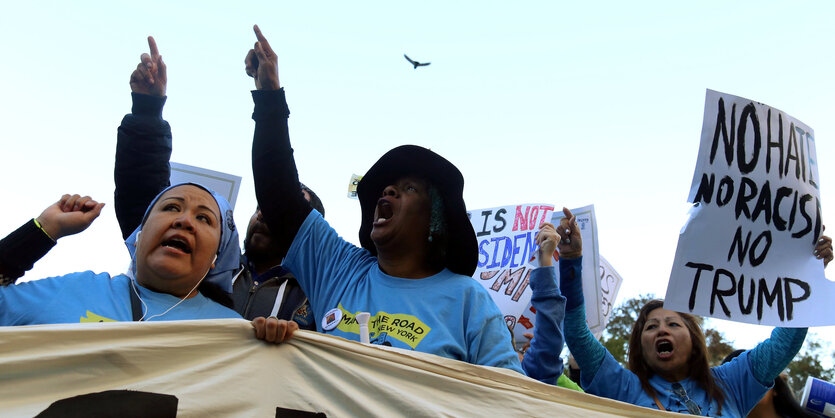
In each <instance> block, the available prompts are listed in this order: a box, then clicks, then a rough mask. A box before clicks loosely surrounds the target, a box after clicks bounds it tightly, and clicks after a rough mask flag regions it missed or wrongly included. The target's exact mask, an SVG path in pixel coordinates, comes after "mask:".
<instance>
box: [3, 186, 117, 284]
mask: <svg viewBox="0 0 835 418" xmlns="http://www.w3.org/2000/svg"><path fill="white" fill-rule="evenodd" d="M103 207H104V203H98V202H96V201H95V200H93V199H91V198H90V196H84V197H81V196H79V195H68V194H65V195H64V196H62V197H61V199H60V200H58V201H57V202H55V203H53V204H52V205H50V206H49V207H47V208H46V209H44V211H43V212H42V213H41V214H40V216H38V217H37V218H35V219H32V220H31V221H29V222H27V223H25V224H23V226H21V227H20V228H18V229H17V230H16V231H14V232H12V233H11V234H9V235H8V236H6V238H3V239H2V240H0V285H2V286H5V285H9V284H12V283H14V282H15V281H16V280H17V279H19V278H20V277H22V276H23V275H24V274H25V273H26V271H28V270H30V269H31V268H32V266H33V265H34V264H35V262H36V261H38V260H40V259H41V257H43V256H44V255H46V253H47V252H49V250H50V249H52V247H54V246H55V242H56V241H57V240H58V239H60V238H62V237H65V236H68V235H73V234H77V233H79V232H81V231H83V230H85V229H87V227H89V226H90V224H92V223H93V221H94V220H95V219H96V218H97V217H98V216H99V215H100V214H101V210H102V208H103Z"/></svg>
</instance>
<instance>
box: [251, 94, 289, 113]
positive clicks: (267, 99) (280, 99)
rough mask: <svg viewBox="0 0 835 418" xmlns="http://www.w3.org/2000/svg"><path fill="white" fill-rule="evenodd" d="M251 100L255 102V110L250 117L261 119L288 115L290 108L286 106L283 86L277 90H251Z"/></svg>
mask: <svg viewBox="0 0 835 418" xmlns="http://www.w3.org/2000/svg"><path fill="white" fill-rule="evenodd" d="M252 101H253V102H255V111H254V112H253V113H252V119H254V120H256V121H257V120H261V119H265V118H271V117H275V116H276V115H280V116H282V117H285V118H286V117H288V116H290V108H289V107H287V99H286V97H285V96H284V88H280V89H278V90H252Z"/></svg>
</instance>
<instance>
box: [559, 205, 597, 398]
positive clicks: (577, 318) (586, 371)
mask: <svg viewBox="0 0 835 418" xmlns="http://www.w3.org/2000/svg"><path fill="white" fill-rule="evenodd" d="M563 213H564V214H565V217H564V218H562V219H561V220H560V226H559V227H557V233H558V234H559V235H560V243H559V246H558V248H559V252H560V291H561V292H562V294H563V296H565V299H566V302H565V326H564V332H565V342H566V344H567V345H568V349H569V350H570V351H571V354H572V355H573V356H574V359H575V360H576V361H577V364H578V365H579V366H580V375H581V377H582V378H581V380H582V382H583V383H584V385H583V387H584V388H585V387H586V384H588V383H590V382H591V381H592V379H593V378H594V376H595V375H596V374H597V370H598V369H599V368H600V364H601V363H602V362H603V357H604V356H605V355H606V348H605V347H603V345H602V344H600V342H599V341H597V339H596V338H594V335H592V333H591V331H590V330H589V327H588V325H587V324H586V308H585V300H584V299H583V277H582V265H583V257H582V256H583V244H582V238H581V236H580V228H579V227H578V226H577V219H576V218H575V217H574V215H572V214H571V211H569V210H568V209H566V208H563Z"/></svg>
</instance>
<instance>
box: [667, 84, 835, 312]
mask: <svg viewBox="0 0 835 418" xmlns="http://www.w3.org/2000/svg"><path fill="white" fill-rule="evenodd" d="M689 201H690V202H691V203H693V207H692V209H691V212H690V216H689V219H688V221H687V223H686V224H685V225H684V228H682V230H681V234H680V236H679V241H678V247H677V249H676V256H675V261H674V263H673V268H672V272H671V274H670V282H669V285H668V287H667V295H666V302H665V307H666V308H667V309H671V310H676V311H680V312H690V313H694V314H697V315H703V316H709V317H714V318H721V319H727V320H731V321H738V322H747V323H753V324H766V325H775V326H787V327H805V326H820V325H832V324H835V315H833V313H835V304H833V303H832V301H833V300H835V283H833V282H831V281H829V280H827V279H826V278H825V277H824V270H823V267H824V266H823V263H822V261H821V260H818V259H816V258H815V257H814V256H813V255H812V251H813V250H814V248H815V243H816V241H817V240H818V238H819V237H820V235H821V232H822V228H823V221H822V220H821V204H820V196H819V184H818V160H817V155H816V152H815V134H814V131H813V130H812V129H811V128H810V127H808V126H807V125H805V124H804V123H803V122H800V121H799V120H797V119H795V118H793V117H791V116H789V115H788V114H786V113H784V112H782V111H780V110H778V109H774V108H772V107H769V106H767V105H764V104H762V103H758V102H754V101H751V100H748V99H744V98H741V97H736V96H732V95H729V94H724V93H719V92H716V91H711V90H708V91H707V96H706V99H705V112H704V122H703V125H702V135H701V143H700V146H699V156H698V160H697V163H696V170H695V173H694V175H693V182H692V185H691V187H690V195H689Z"/></svg>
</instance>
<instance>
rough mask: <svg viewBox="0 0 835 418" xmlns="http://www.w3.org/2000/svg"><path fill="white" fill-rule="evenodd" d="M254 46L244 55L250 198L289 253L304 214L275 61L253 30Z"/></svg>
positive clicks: (307, 207)
mask: <svg viewBox="0 0 835 418" xmlns="http://www.w3.org/2000/svg"><path fill="white" fill-rule="evenodd" d="M254 29H255V36H256V38H257V39H258V42H256V43H255V47H254V48H253V49H251V50H249V53H248V54H247V56H246V60H245V62H246V72H247V74H248V75H249V76H250V77H253V78H254V79H255V87H256V90H255V91H253V92H252V99H253V101H254V102H255V111H254V112H253V113H252V119H254V120H255V135H254V138H253V141H252V172H253V175H254V177H255V196H256V197H257V199H258V206H259V208H260V209H261V215H262V216H263V217H264V220H265V221H266V223H267V225H268V226H269V227H270V231H272V233H273V238H274V239H278V240H279V241H280V243H281V244H282V248H290V244H291V243H292V242H293V238H295V236H296V233H297V232H298V231H299V227H301V224H302V222H304V220H305V218H306V217H307V215H308V214H309V213H310V211H311V208H310V204H309V203H308V202H307V200H305V198H304V195H303V194H302V191H301V187H300V186H299V175H298V172H297V171H296V162H295V160H294V158H293V149H292V148H291V147H290V135H289V132H288V130H287V118H288V116H289V115H290V110H289V109H288V108H287V101H286V100H285V98H284V90H283V89H282V88H281V86H280V85H279V82H278V58H277V57H276V54H275V52H274V51H273V49H272V47H271V46H270V44H269V42H267V39H266V38H265V37H264V35H262V34H261V30H260V29H259V28H258V26H257V25H256V26H255V28H254Z"/></svg>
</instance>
